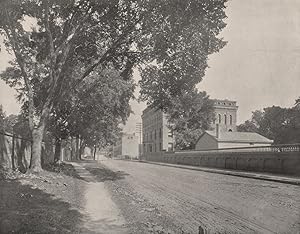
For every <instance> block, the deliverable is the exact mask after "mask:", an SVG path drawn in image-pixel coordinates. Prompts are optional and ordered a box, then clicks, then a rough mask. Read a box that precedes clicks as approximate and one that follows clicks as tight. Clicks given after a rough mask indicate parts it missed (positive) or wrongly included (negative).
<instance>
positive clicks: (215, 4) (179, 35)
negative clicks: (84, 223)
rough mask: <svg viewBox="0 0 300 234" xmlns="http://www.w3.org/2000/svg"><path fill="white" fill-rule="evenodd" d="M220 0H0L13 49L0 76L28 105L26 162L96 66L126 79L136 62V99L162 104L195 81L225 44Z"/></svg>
mask: <svg viewBox="0 0 300 234" xmlns="http://www.w3.org/2000/svg"><path fill="white" fill-rule="evenodd" d="M226 1H227V0H215V1H212V0H204V1H203V0H187V1H181V0H167V1H166V0H157V1H149V0H125V1H119V0H112V1H95V0H63V1H58V0H33V1H32V0H24V1H18V0H16V1H11V0H1V6H2V7H1V10H0V33H1V35H3V36H4V38H5V40H4V43H5V47H6V49H7V50H8V51H9V52H10V53H12V54H14V59H13V61H11V63H10V65H11V66H10V67H8V68H7V69H6V71H5V72H4V73H2V74H1V78H2V79H4V80H5V81H6V82H7V83H8V84H10V85H11V86H12V87H14V88H15V89H16V90H17V91H18V92H19V94H20V95H19V100H21V101H22V102H23V103H24V104H25V105H26V107H27V110H28V115H27V116H28V119H29V122H28V123H29V127H30V130H31V135H32V139H33V150H32V160H31V168H32V170H36V171H38V170H40V154H41V141H42V137H43V133H44V131H45V129H46V127H47V126H46V124H47V122H48V120H49V118H50V115H51V112H52V110H53V109H55V107H56V106H57V105H59V103H61V102H63V98H65V97H67V96H68V93H69V92H70V91H72V90H76V89H78V88H79V87H80V86H82V85H84V82H85V81H86V80H87V79H90V81H89V83H90V85H91V86H92V85H97V83H99V82H100V83H101V79H100V76H98V75H96V74H99V71H100V72H103V71H104V70H105V69H111V70H115V71H117V72H118V74H119V75H120V76H121V77H122V79H123V80H130V79H131V78H132V69H133V67H134V66H136V65H142V66H140V68H141V69H142V81H141V88H142V99H143V100H147V101H148V103H149V104H155V105H159V106H163V107H167V106H168V104H170V100H171V99H172V98H173V97H178V96H180V95H181V94H184V93H185V92H186V91H188V90H190V89H192V88H194V87H195V85H196V84H197V83H198V82H200V81H201V79H202V77H203V76H204V73H205V69H206V68H207V57H208V55H209V54H211V53H214V52H217V51H219V49H221V48H222V47H223V46H224V45H225V42H224V41H223V40H222V39H220V38H218V37H217V36H218V34H219V32H220V31H221V30H222V29H223V28H224V27H225V23H224V21H223V20H224V19H225V17H226V15H225V13H224V9H225V3H226ZM29 25H31V27H29ZM149 64H150V65H149ZM151 64H156V65H157V66H155V67H153V65H151Z"/></svg>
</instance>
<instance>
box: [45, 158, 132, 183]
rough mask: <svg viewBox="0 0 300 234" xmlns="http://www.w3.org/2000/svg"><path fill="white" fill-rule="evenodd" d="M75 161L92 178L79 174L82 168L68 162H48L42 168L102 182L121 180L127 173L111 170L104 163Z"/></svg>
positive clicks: (85, 179) (88, 180)
mask: <svg viewBox="0 0 300 234" xmlns="http://www.w3.org/2000/svg"><path fill="white" fill-rule="evenodd" d="M76 163H78V164H80V165H81V166H82V167H83V168H84V169H85V170H87V171H88V172H89V173H91V175H93V176H94V177H93V178H86V177H84V176H82V175H81V173H80V172H83V171H84V169H78V168H77V169H75V167H74V166H73V165H72V164H70V163H61V164H59V165H58V164H48V165H45V166H44V167H43V168H44V169H45V170H47V171H50V172H55V173H63V174H65V175H67V176H72V177H74V178H76V179H81V180H84V181H86V182H92V181H96V182H104V181H108V180H110V181H114V180H121V179H124V178H125V177H126V176H127V175H129V174H128V173H126V172H124V171H112V170H110V169H108V168H107V167H105V166H104V165H102V164H100V163H97V161H92V160H82V161H77V162H76Z"/></svg>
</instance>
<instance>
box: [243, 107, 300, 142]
mask: <svg viewBox="0 0 300 234" xmlns="http://www.w3.org/2000/svg"><path fill="white" fill-rule="evenodd" d="M238 131H247V132H248V131H249V132H257V133H259V134H261V135H263V136H266V137H268V138H270V139H272V140H274V143H275V144H291V143H300V110H299V109H298V108H297V106H295V107H293V108H282V107H280V106H272V107H266V108H264V109H263V111H254V112H253V114H252V118H251V120H247V121H246V122H245V123H243V124H241V125H239V126H238Z"/></svg>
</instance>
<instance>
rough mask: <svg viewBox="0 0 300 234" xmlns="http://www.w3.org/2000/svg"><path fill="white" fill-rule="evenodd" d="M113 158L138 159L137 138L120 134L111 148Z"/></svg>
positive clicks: (133, 135)
mask: <svg viewBox="0 0 300 234" xmlns="http://www.w3.org/2000/svg"><path fill="white" fill-rule="evenodd" d="M113 157H119V158H129V159H135V158H138V157H139V136H138V135H136V134H135V133H132V134H128V133H122V136H121V137H120V138H119V140H117V141H116V143H115V144H114V146H113Z"/></svg>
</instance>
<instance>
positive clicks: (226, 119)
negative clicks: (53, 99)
mask: <svg viewBox="0 0 300 234" xmlns="http://www.w3.org/2000/svg"><path fill="white" fill-rule="evenodd" d="M213 101H214V111H215V114H216V116H215V117H216V118H215V120H214V121H213V122H212V123H211V129H212V130H215V129H216V124H218V125H219V128H220V131H221V132H236V123H237V110H238V106H237V105H236V101H229V100H227V99H225V100H220V99H213Z"/></svg>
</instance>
